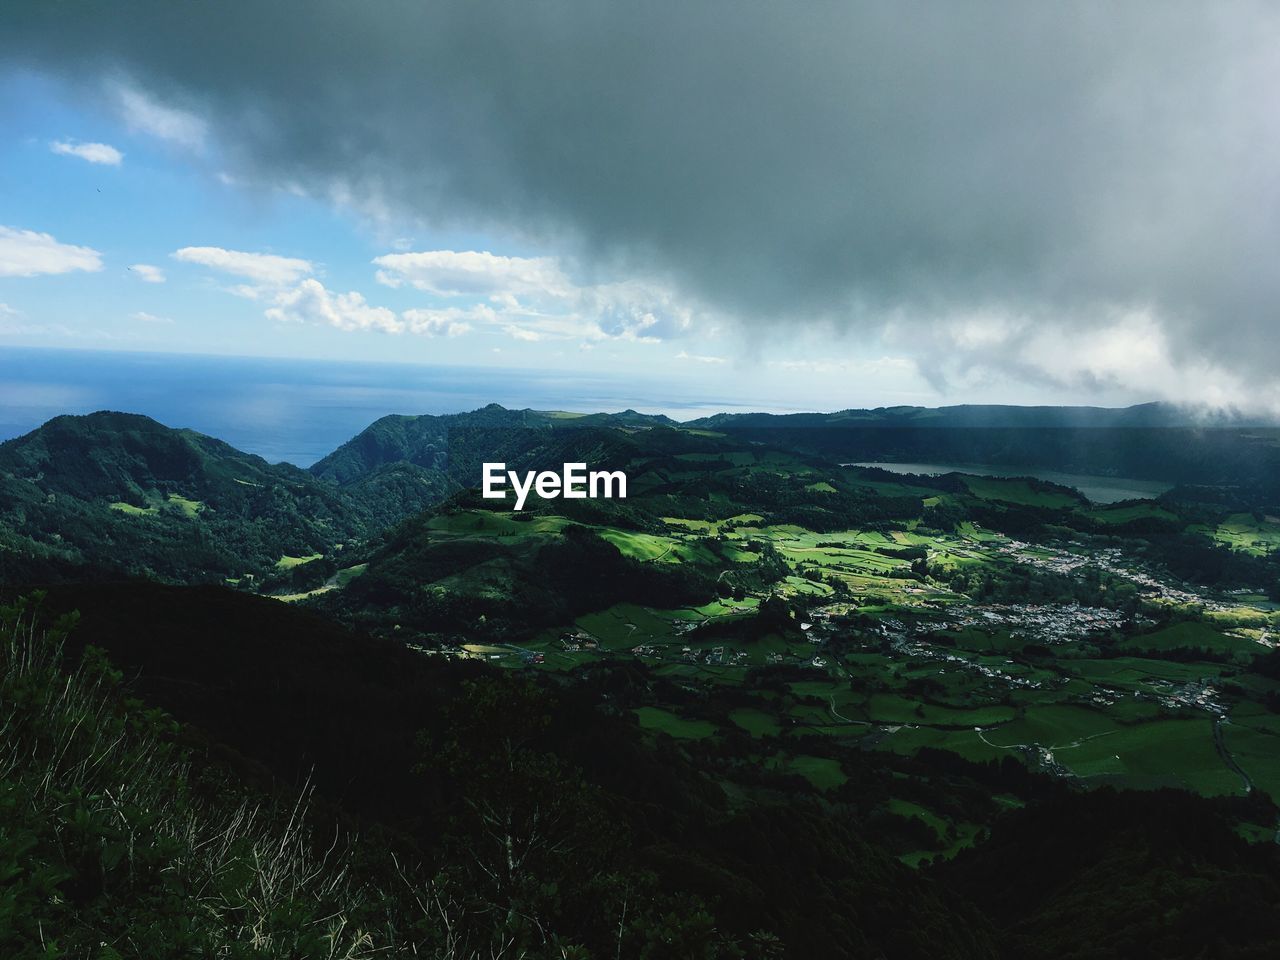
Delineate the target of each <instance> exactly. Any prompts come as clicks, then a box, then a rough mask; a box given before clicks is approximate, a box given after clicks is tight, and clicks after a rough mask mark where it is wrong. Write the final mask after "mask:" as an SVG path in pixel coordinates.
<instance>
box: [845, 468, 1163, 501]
mask: <svg viewBox="0 0 1280 960" xmlns="http://www.w3.org/2000/svg"><path fill="white" fill-rule="evenodd" d="M852 466H855V467H879V468H880V469H881V470H888V471H889V472H890V473H914V474H916V475H919V476H938V475H940V474H943V473H969V474H973V475H974V476H979V477H1035V478H1036V479H1037V480H1047V481H1049V482H1050V483H1057V484H1061V485H1062V486H1064V487H1075V488H1076V489H1077V490H1079V491H1080V492H1081V493H1083V494H1084V495H1085V496H1086V497H1088V498H1089V499H1090V500H1092V501H1093V502H1094V503H1118V502H1119V501H1121V500H1150V499H1152V498H1154V497H1158V496H1160V494H1162V493H1164V492H1165V491H1166V490H1172V489H1173V484H1172V483H1164V482H1163V481H1160V480H1133V479H1129V478H1126V477H1098V476H1090V475H1088V474H1083V473H1060V472H1058V471H1057V470H1037V469H1035V468H1032V467H995V466H992V465H990V464H981V463H855V464H852Z"/></svg>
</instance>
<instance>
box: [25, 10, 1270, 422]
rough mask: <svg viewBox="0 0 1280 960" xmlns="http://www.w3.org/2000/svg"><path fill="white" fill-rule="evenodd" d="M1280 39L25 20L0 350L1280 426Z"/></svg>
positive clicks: (1156, 30) (1160, 18)
mask: <svg viewBox="0 0 1280 960" xmlns="http://www.w3.org/2000/svg"><path fill="white" fill-rule="evenodd" d="M1277 171H1280V7H1276V6H1275V5H1269V4H1254V3H1243V2H1239V3H1238V2H1222V3H1215V4H1203V3H1196V4H1190V3H1181V2H1178V0H1159V2H1150V3H1146V2H1138V0H1134V2H1129V3H1126V4H1122V5H1109V4H1101V3H1070V2H1068V3H1062V4H1052V5H1051V4H1026V3H1021V2H1000V3H996V2H981V0H975V2H972V3H966V4H954V3H942V2H937V3H921V2H905V3H887V2H885V3H855V2H842V3H835V2H823V0H815V2H814V3H810V4H804V5H793V4H779V3H766V2H753V0H745V2H729V0H696V2H692V3H687V2H679V3H678V2H675V0H669V2H663V0H654V2H648V3H627V4H621V3H618V4H613V3H598V2H586V0H582V2H570V0H544V2H539V3H524V4H509V3H489V2H484V0H480V2H452V0H444V2H435V3H429V4H428V3H420V2H409V0H388V2H383V3H377V4H351V3H343V2H337V0H318V2H308V3H302V2H292V0H290V2H282V0H276V2H264V3H253V4H250V3H229V4H173V3H171V2H144V0H119V2H116V3H113V4H101V5H81V4H49V3H38V2H28V0H11V2H9V3H6V4H4V6H3V8H2V9H0V349H3V347H4V345H10V346H43V347H79V348H94V349H103V350H131V351H138V350H143V351H161V352H183V353H207V354H229V355H251V356H272V357H305V358H319V359H341V360H368V361H396V362H401V363H404V362H409V363H423V364H437V365H440V364H443V365H459V366H463V365H465V366H480V367H491V368H494V369H496V370H501V369H503V368H508V369H512V370H515V369H564V370H575V371H590V372H591V373H592V374H593V375H598V376H617V377H619V378H627V377H653V376H661V377H663V378H665V379H668V380H675V381H677V382H685V383H688V384H689V389H690V390H691V391H692V390H694V389H695V388H696V390H697V392H698V394H699V395H700V396H705V395H708V394H715V393H716V392H717V391H720V392H723V394H724V395H725V396H726V397H733V398H744V397H749V398H753V399H754V400H756V401H758V404H757V405H758V406H759V407H760V408H766V409H797V408H818V409H838V408H843V407H850V406H889V405H897V404H926V405H936V404H945V403H970V402H1011V403H1088V404H1108V405H1119V404H1125V403H1132V402H1143V401H1147V400H1155V399H1165V400H1173V401H1177V402H1184V403H1189V404H1205V405H1211V406H1215V407H1222V406H1229V407H1238V408H1241V409H1246V410H1266V411H1270V412H1276V411H1280V367H1278V366H1277V364H1276V363H1275V357H1276V356H1280V320H1278V318H1277V315H1276V310H1277V304H1280V270H1277V269H1276V268H1275V264H1274V260H1275V257H1276V255H1277V254H1278V253H1280V177H1278V176H1277Z"/></svg>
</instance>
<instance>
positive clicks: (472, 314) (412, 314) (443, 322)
mask: <svg viewBox="0 0 1280 960" xmlns="http://www.w3.org/2000/svg"><path fill="white" fill-rule="evenodd" d="M401 316H402V317H403V318H404V321H405V323H407V324H408V325H409V330H410V331H411V332H412V333H417V334H421V335H422V336H426V337H438V336H446V337H459V336H461V335H462V334H464V333H467V332H468V331H470V330H471V324H472V322H475V321H479V322H481V323H494V322H495V321H496V320H497V314H496V313H494V311H493V309H492V308H490V307H488V306H485V305H484V304H477V305H476V306H475V307H473V308H471V309H470V310H467V309H463V308H461V307H446V308H445V309H443V310H422V309H416V310H406V311H404V313H402V314H401Z"/></svg>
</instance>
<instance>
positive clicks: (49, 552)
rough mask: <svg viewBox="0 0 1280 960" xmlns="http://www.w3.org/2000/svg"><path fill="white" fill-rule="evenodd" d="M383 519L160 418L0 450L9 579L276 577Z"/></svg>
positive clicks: (87, 419)
mask: <svg viewBox="0 0 1280 960" xmlns="http://www.w3.org/2000/svg"><path fill="white" fill-rule="evenodd" d="M369 519H370V514H369V511H367V510H366V509H364V508H363V507H362V506H361V505H360V504H359V503H358V502H356V501H354V500H353V499H352V498H350V497H349V496H347V495H346V494H344V493H343V492H342V491H340V490H337V489H335V488H334V487H333V486H332V485H330V484H326V483H323V482H321V481H319V480H317V479H315V478H314V477H312V476H311V475H310V474H308V473H307V472H306V471H303V470H300V469H298V468H296V467H293V466H290V465H288V464H269V463H267V462H266V461H265V460H263V459H262V458H261V457H256V456H252V455H250V454H246V453H242V452H241V451H239V450H236V449H235V448H233V447H231V446H229V445H228V444H226V443H223V442H222V441H220V440H215V439H213V438H212V437H207V436H204V435H202V434H199V433H196V432H195V431H192V430H175V429H172V428H169V427H166V426H163V425H162V424H159V423H157V422H156V421H154V420H151V419H150V418H148V417H142V416H137V415H134V414H125V413H107V412H103V413H94V414H90V415H88V416H82V417H71V416H67V417H57V418H55V419H53V420H50V421H49V422H48V423H46V424H45V425H44V426H42V427H40V428H39V429H37V430H34V431H32V432H31V433H29V434H27V435H25V436H22V437H18V438H16V439H14V440H10V441H8V442H7V443H4V444H0V570H2V571H3V572H4V574H5V579H6V580H10V581H12V580H13V579H17V578H21V579H28V580H29V579H33V578H40V577H59V576H67V575H73V574H74V571H75V570H77V569H79V568H85V567H91V568H97V570H98V575H101V574H102V573H103V572H107V571H111V572H114V573H115V574H117V575H134V574H136V575H145V576H150V577H153V578H156V579H160V580H168V581H176V582H208V581H215V582H217V581H222V580H224V579H228V578H229V579H233V580H234V579H239V578H244V577H246V576H249V577H252V578H259V579H260V578H262V577H263V576H264V575H267V574H269V573H270V572H271V571H273V570H274V569H275V568H276V567H277V565H278V564H281V563H283V564H285V565H288V564H289V563H291V562H293V560H291V559H290V558H293V559H303V558H307V557H312V556H315V555H317V554H324V555H329V554H335V553H337V552H338V551H340V550H342V549H347V548H349V547H350V546H352V545H353V544H355V543H358V542H360V541H361V540H362V539H364V538H366V537H368V536H369V535H370V534H371V533H372V532H374V531H373V530H371V528H370V525H369Z"/></svg>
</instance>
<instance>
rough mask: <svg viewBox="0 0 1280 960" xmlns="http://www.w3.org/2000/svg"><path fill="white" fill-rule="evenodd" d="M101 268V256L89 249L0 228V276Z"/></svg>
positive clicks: (39, 235) (36, 274)
mask: <svg viewBox="0 0 1280 960" xmlns="http://www.w3.org/2000/svg"><path fill="white" fill-rule="evenodd" d="M101 269H102V254H100V253H98V251H97V250H94V249H93V248H91V247H76V246H72V245H71V244H68V243H59V242H58V241H57V240H55V239H54V238H53V237H52V236H50V235H49V234H47V233H36V232H35V231H34V230H19V229H17V228H15V227H0V277H35V276H40V275H42V274H55V273H71V272H73V271H75V270H84V271H87V272H90V273H93V272H96V271H98V270H101Z"/></svg>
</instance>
